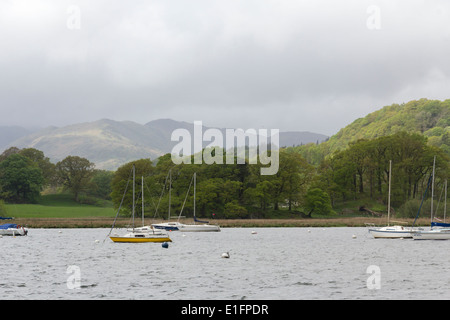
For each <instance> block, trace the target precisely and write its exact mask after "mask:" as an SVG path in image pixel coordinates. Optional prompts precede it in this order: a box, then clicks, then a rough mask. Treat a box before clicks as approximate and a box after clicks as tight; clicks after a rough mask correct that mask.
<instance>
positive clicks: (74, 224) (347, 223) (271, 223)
mask: <svg viewBox="0 0 450 320" xmlns="http://www.w3.org/2000/svg"><path fill="white" fill-rule="evenodd" d="M113 221H114V219H112V218H110V217H92V218H17V219H15V220H12V221H11V222H12V223H16V224H19V225H22V226H27V227H29V228H110V227H111V226H112V224H113ZM158 222H161V220H154V221H152V220H150V219H148V220H146V224H151V223H158ZM180 222H181V223H192V220H186V221H182V220H181V221H180ZM136 223H137V225H138V224H140V221H136ZM367 223H373V224H375V225H378V226H384V225H385V224H386V219H385V218H372V217H351V218H329V219H314V218H313V219H301V218H299V219H230V220H210V224H217V225H219V226H220V227H222V228H258V227H364V226H366V224H367ZM412 223H413V219H395V221H392V220H391V225H395V224H399V225H403V226H411V225H412ZM429 224H430V221H429V219H425V218H423V219H418V221H417V222H416V226H419V225H420V226H429ZM129 225H130V219H129V218H118V219H117V221H116V224H115V226H116V227H118V228H122V227H126V226H129Z"/></svg>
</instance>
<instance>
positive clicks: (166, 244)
mask: <svg viewBox="0 0 450 320" xmlns="http://www.w3.org/2000/svg"><path fill="white" fill-rule="evenodd" d="M161 247H163V248H166V249H167V248H168V247H169V244H168V243H167V242H164V243H163V244H162V245H161Z"/></svg>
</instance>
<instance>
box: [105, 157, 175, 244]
mask: <svg viewBox="0 0 450 320" xmlns="http://www.w3.org/2000/svg"><path fill="white" fill-rule="evenodd" d="M135 171H136V169H135V166H134V165H133V205H132V218H133V226H132V227H131V228H128V229H127V233H126V234H124V235H119V234H114V235H111V236H110V239H111V240H112V241H113V242H126V243H142V242H172V240H171V239H170V238H169V236H168V235H167V234H166V233H163V232H162V231H161V230H155V229H154V228H151V227H148V226H144V177H142V183H141V185H142V227H135V225H134V215H135V201H134V194H135ZM127 186H128V184H127ZM125 194H126V188H125V193H124V195H123V198H124V197H125ZM123 198H122V202H123ZM122 202H121V204H120V206H119V210H118V211H117V215H118V214H119V212H120V207H121V206H122ZM117 215H116V219H117ZM116 219H114V223H113V226H112V228H111V231H112V230H113V228H114V224H115V221H116ZM111 231H110V232H109V235H110V234H111Z"/></svg>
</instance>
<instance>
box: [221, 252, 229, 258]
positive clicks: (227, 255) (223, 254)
mask: <svg viewBox="0 0 450 320" xmlns="http://www.w3.org/2000/svg"><path fill="white" fill-rule="evenodd" d="M229 257H230V253H229V252H224V253H222V258H227V259H228V258H229Z"/></svg>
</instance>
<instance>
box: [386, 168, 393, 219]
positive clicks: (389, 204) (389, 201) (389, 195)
mask: <svg viewBox="0 0 450 320" xmlns="http://www.w3.org/2000/svg"><path fill="white" fill-rule="evenodd" d="M391 172H392V160H389V192H388V224H387V225H388V227H389V221H390V217H391Z"/></svg>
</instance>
